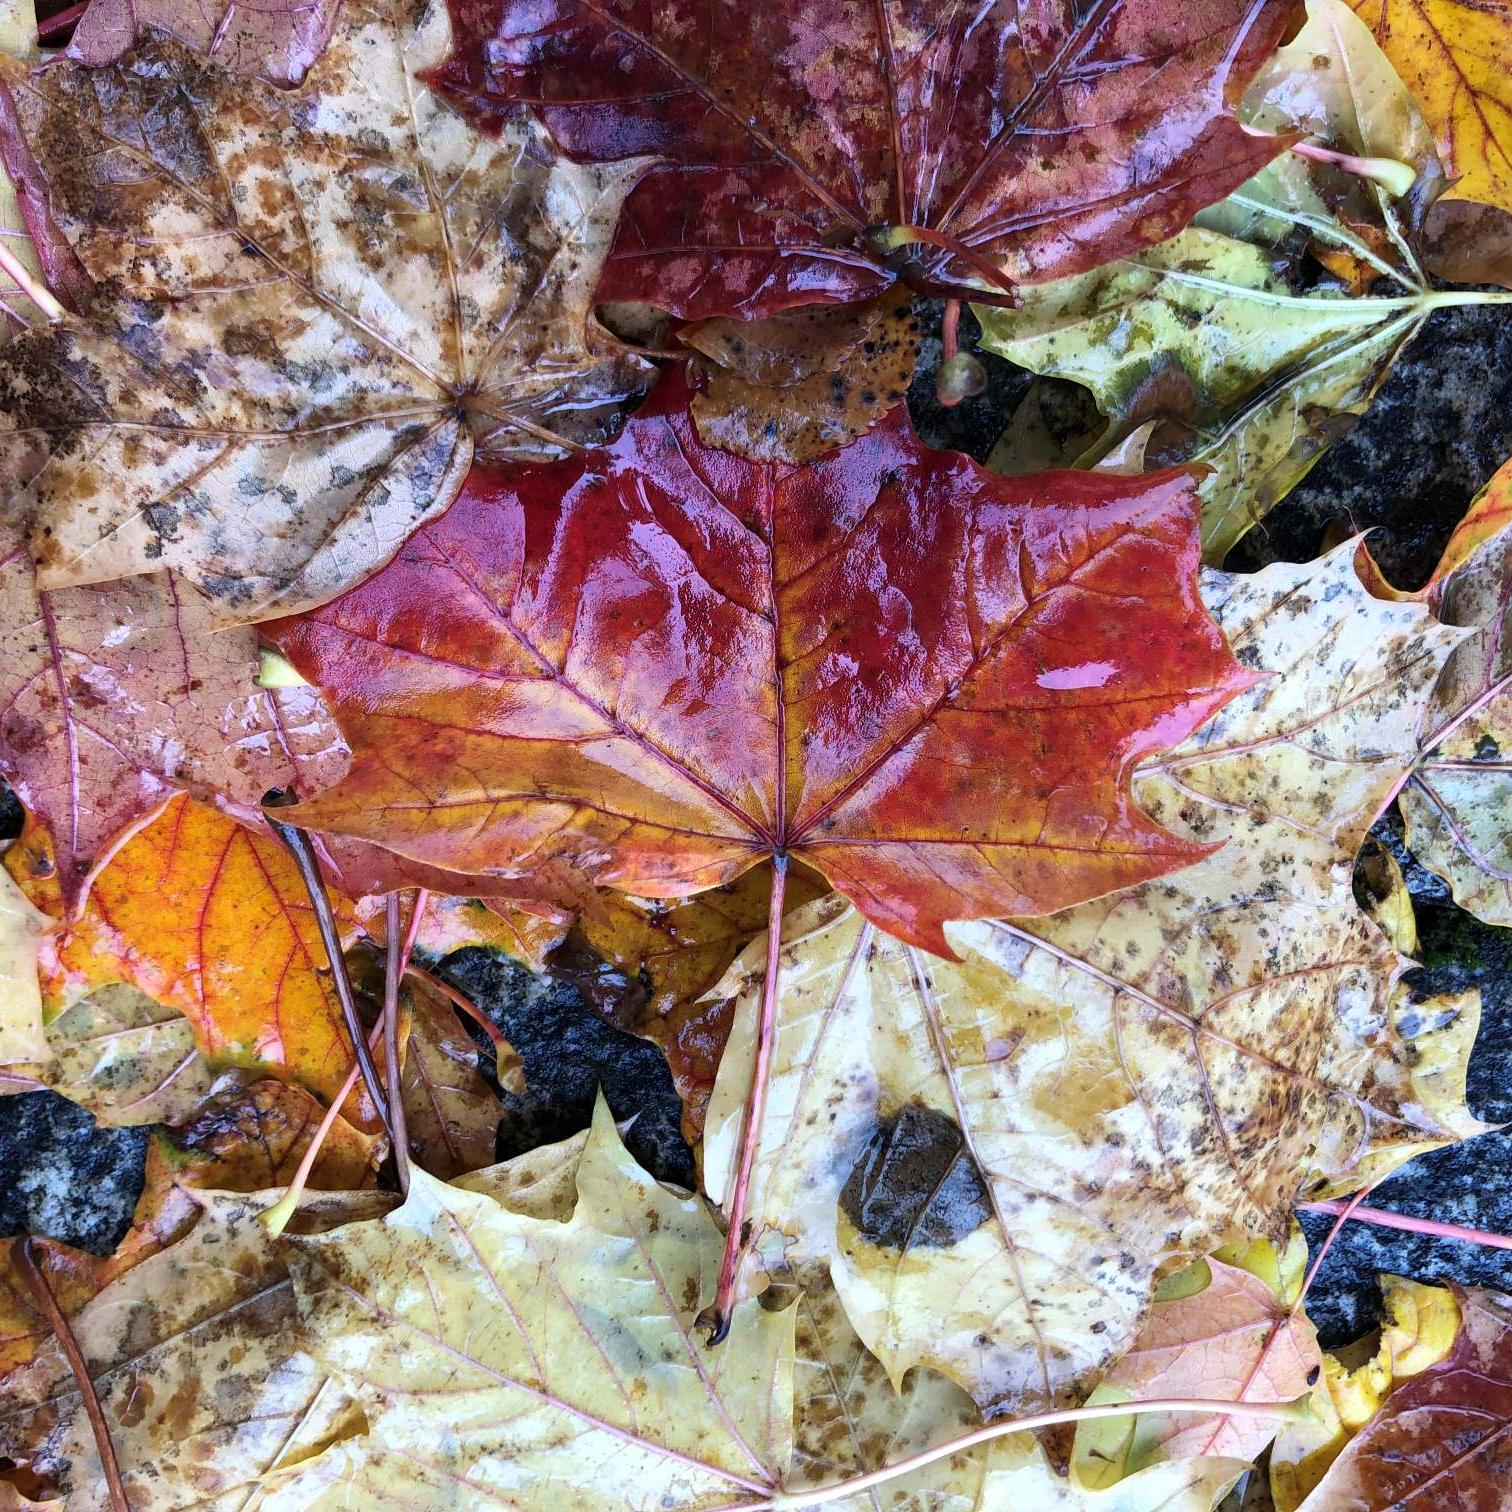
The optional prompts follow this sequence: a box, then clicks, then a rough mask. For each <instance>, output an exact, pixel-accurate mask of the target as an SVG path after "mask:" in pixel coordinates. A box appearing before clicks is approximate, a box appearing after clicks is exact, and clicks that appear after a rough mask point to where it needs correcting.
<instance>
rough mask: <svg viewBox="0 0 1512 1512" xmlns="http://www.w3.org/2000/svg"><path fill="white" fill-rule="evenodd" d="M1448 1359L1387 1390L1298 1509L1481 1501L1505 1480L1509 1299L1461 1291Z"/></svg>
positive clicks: (1416, 1508)
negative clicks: (1455, 1332) (1381, 1403)
mask: <svg viewBox="0 0 1512 1512" xmlns="http://www.w3.org/2000/svg"><path fill="white" fill-rule="evenodd" d="M1459 1304H1460V1312H1461V1323H1460V1332H1459V1337H1458V1340H1457V1341H1456V1344H1455V1347H1454V1351H1453V1353H1451V1354H1450V1355H1449V1357H1448V1358H1447V1359H1445V1360H1443V1361H1442V1362H1441V1363H1439V1364H1437V1365H1432V1366H1430V1367H1429V1368H1428V1369H1426V1370H1423V1371H1421V1372H1419V1373H1418V1374H1416V1375H1414V1376H1413V1377H1412V1378H1411V1379H1410V1380H1408V1381H1406V1382H1405V1383H1404V1384H1402V1385H1401V1386H1399V1387H1397V1389H1396V1390H1395V1391H1393V1392H1392V1393H1391V1395H1390V1396H1389V1397H1387V1399H1386V1402H1385V1405H1384V1406H1383V1407H1382V1408H1381V1410H1380V1412H1379V1413H1378V1414H1377V1415H1376V1417H1375V1418H1374V1419H1373V1420H1372V1421H1371V1422H1370V1423H1369V1424H1368V1425H1367V1426H1366V1427H1365V1428H1363V1429H1361V1431H1360V1432H1359V1433H1358V1434H1356V1435H1355V1437H1354V1438H1352V1439H1351V1440H1350V1442H1349V1443H1348V1445H1347V1446H1346V1447H1345V1448H1344V1450H1343V1452H1342V1453H1341V1454H1340V1455H1339V1457H1338V1459H1337V1460H1335V1461H1334V1463H1333V1465H1332V1467H1331V1468H1330V1469H1329V1471H1328V1473H1327V1474H1326V1475H1324V1477H1323V1478H1322V1480H1321V1481H1319V1482H1318V1484H1317V1486H1316V1488H1315V1489H1314V1490H1313V1491H1312V1493H1311V1495H1310V1496H1309V1497H1308V1498H1307V1500H1306V1501H1305V1502H1303V1504H1302V1507H1303V1509H1304V1512H1330V1509H1332V1508H1335V1507H1346V1506H1347V1507H1352V1508H1359V1509H1360V1512H1387V1509H1388V1508H1389V1509H1398V1508H1400V1509H1402V1512H1428V1509H1429V1508H1436V1507H1447V1506H1459V1507H1467V1508H1481V1507H1484V1508H1487V1509H1488V1512H1489V1509H1491V1508H1494V1507H1496V1506H1498V1505H1499V1504H1500V1503H1501V1502H1503V1501H1504V1500H1505V1498H1506V1490H1507V1486H1508V1484H1509V1483H1512V1303H1509V1301H1508V1299H1507V1298H1506V1297H1502V1296H1498V1295H1496V1294H1495V1293H1493V1292H1487V1291H1479V1290H1473V1289H1472V1290H1466V1291H1463V1292H1460V1293H1459Z"/></svg>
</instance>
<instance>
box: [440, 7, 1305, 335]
mask: <svg viewBox="0 0 1512 1512" xmlns="http://www.w3.org/2000/svg"><path fill="white" fill-rule="evenodd" d="M1293 14H1294V7H1293V6H1291V5H1290V4H1285V3H1271V0H1262V3H1260V4H1258V5H1250V4H1247V3H1238V0H1201V3H1199V4H1195V5H1182V6H1178V5H1171V4H1162V3H1159V0H1112V3H1108V4H1098V5H1093V4H1085V3H1078V4H1076V5H1074V6H1070V7H1064V8H1061V9H1056V8H1054V7H1051V6H1045V5H1041V6H1035V7H1033V8H1031V9H1029V10H1024V9H1023V8H1021V7H1014V6H1011V5H1009V4H1007V3H1001V0H994V3H993V4H991V5H989V6H986V7H983V8H979V9H977V10H972V11H955V10H951V11H946V12H942V13H940V14H938V15H928V16H926V15H925V14H923V13H919V14H917V15H915V14H914V13H913V12H912V11H910V10H908V9H907V8H906V7H899V6H890V5H889V6H878V7H876V8H875V9H871V8H868V7H865V6H855V7H851V8H848V9H843V10H839V11H837V10H835V9H834V8H833V7H832V6H829V5H827V4H824V3H822V0H799V3H796V4H788V5H783V6H781V7H775V8H768V9H765V10H763V9H757V8H751V7H740V6H729V7H722V8H721V9H720V10H719V12H718V13H717V14H712V13H706V12H705V11H704V10H703V9H701V8H700V7H698V6H697V5H694V4H693V3H691V0H677V3H675V4H661V5H655V6H651V5H644V4H631V3H628V0H615V3H609V4H601V3H598V0H553V3H551V4H548V5H546V6H540V5H534V4H526V3H522V0H495V3H492V4H489V5H479V6H472V7H468V9H467V11H466V14H465V16H463V17H462V18H461V25H460V27H459V34H458V38H457V50H456V52H455V53H454V55H453V56H452V57H451V58H450V59H448V61H447V63H446V65H445V67H444V68H442V69H440V70H438V71H437V73H436V75H435V78H436V80H437V82H438V85H439V86H440V87H442V88H445V89H448V90H450V91H451V92H452V93H453V94H454V95H455V96H456V97H457V98H458V99H459V100H462V101H463V102H466V103H471V104H472V105H473V107H474V108H475V109H476V110H478V111H480V112H482V113H490V112H493V113H496V112H497V111H498V110H499V107H500V106H504V105H509V104H513V103H515V102H522V103H526V104H529V105H530V106H531V107H532V109H533V110H534V111H535V113H536V114H537V115H538V116H539V117H540V119H541V120H543V121H544V122H545V123H546V125H547V127H548V128H549V129H550V131H551V132H552V134H553V136H554V137H555V138H556V140H557V141H558V142H559V143H561V145H562V146H563V147H564V148H565V149H566V150H567V151H568V152H570V153H572V154H573V155H574V156H575V157H578V158H580V159H583V160H586V161H604V160H613V159H619V158H625V157H628V156H630V155H631V154H633V153H651V154H655V155H657V156H658V157H660V158H661V159H662V161H661V163H659V164H658V165H657V166H656V167H654V168H652V169H651V170H650V171H649V172H647V173H646V175H645V176H644V177H643V178H642V179H641V181H640V183H639V184H638V185H637V187H636V190H635V192H634V194H633V195H632V196H631V197H630V199H629V201H628V203H627V204H626V207H625V214H624V219H623V221H622V223H621V226H620V229H619V233H618V235H617V237H616V238H615V242H614V247H613V250H612V251H611V254H610V257H609V261H608V263H607V265H606V267H605V272H604V278H603V281H602V283H601V286H600V297H601V298H603V299H606V300H616V299H622V300H645V301H647V302H649V303H651V304H654V305H658V306H660V307H662V308H664V309H667V310H670V311H672V312H674V313H675V314H677V315H680V316H684V317H686V318H689V319H701V318H704V317H707V316H716V315H736V316H740V317H742V318H746V319H750V318H755V317H757V316H762V315H771V314H775V313H776V312H778V311H780V310H783V309H787V308H791V307H793V306H796V305H802V304H813V303H828V302H844V301H849V300H855V299H862V298H867V297H869V296H870V295H872V294H875V293H878V292H880V291H881V290H882V289H884V288H886V287H887V286H888V285H889V284H891V283H892V282H893V280H894V278H895V277H897V275H898V272H899V267H900V261H903V259H907V261H906V262H903V266H904V267H905V268H906V269H907V271H908V276H909V278H910V280H911V281H912V282H914V283H915V284H916V285H918V286H923V287H927V288H930V289H932V290H935V291H939V290H944V291H946V292H956V293H959V292H961V284H962V281H963V280H966V279H971V278H972V277H973V274H974V269H975V268H977V267H978V265H979V263H980V260H981V259H982V258H986V259H987V260H989V262H997V263H1002V264H1003V265H1004V266H1005V267H1006V268H1007V270H1008V271H1009V273H1010V274H1011V275H1012V276H1013V277H1014V278H1018V279H1037V278H1050V277H1054V276H1057V275H1059V274H1066V273H1071V272H1077V271H1080V270H1081V269H1084V268H1088V267H1092V266H1095V265H1096V264H1097V263H1099V262H1106V261H1108V260H1109V259H1111V258H1115V257H1120V256H1124V255H1127V254H1128V253H1130V252H1132V251H1135V250H1137V249H1138V248H1140V247H1143V246H1147V245H1148V244H1149V243H1150V242H1152V241H1157V240H1159V239H1160V238H1161V237H1162V236H1168V235H1170V234H1171V233H1172V232H1173V231H1175V230H1178V229H1179V228H1180V227H1181V226H1182V225H1184V224H1185V223H1186V221H1187V220H1189V219H1190V218H1191V216H1192V214H1193V212H1194V211H1196V210H1197V209H1199V208H1201V206H1202V205H1204V204H1209V203H1211V202H1212V201H1213V200H1216V199H1220V198H1222V196H1223V195H1224V194H1225V193H1226V192H1227V191H1228V190H1229V189H1231V188H1233V187H1234V186H1235V185H1236V184H1238V183H1239V182H1240V181H1241V180H1242V179H1244V178H1247V177H1248V176H1249V175H1250V174H1251V173H1253V172H1254V170H1255V169H1256V168H1258V167H1259V166H1260V165H1261V164H1262V163H1263V162H1265V161H1266V160H1267V159H1268V158H1270V157H1271V156H1272V155H1273V154H1274V152H1275V150H1276V144H1275V143H1272V142H1269V141H1264V140H1258V139H1256V138H1253V137H1247V136H1246V135H1245V134H1244V132H1243V131H1242V130H1241V129H1240V127H1239V124H1238V122H1237V121H1236V120H1235V119H1234V117H1233V114H1232V112H1231V110H1230V109H1229V105H1228V97H1229V95H1230V93H1231V92H1232V95H1233V96H1234V97H1237V95H1238V93H1239V92H1240V90H1241V88H1242V86H1243V83H1244V81H1245V80H1246V79H1248V77H1249V75H1250V74H1251V73H1253V71H1254V70H1255V68H1256V67H1258V65H1259V63H1260V61H1261V60H1262V59H1263V58H1264V57H1265V55H1266V53H1267V52H1269V51H1270V49H1271V48H1272V47H1274V46H1275V44H1276V43H1277V42H1279V41H1280V39H1281V37H1282V35H1283V33H1284V32H1285V30H1286V28H1287V26H1288V25H1289V23H1290V21H1291V19H1292V16H1293ZM1049 139H1053V140H1054V142H1055V151H1054V153H1053V154H1046V152H1045V151H1044V143H1045V142H1046V141H1047V140H1049ZM888 233H892V234H891V235H890V236H889V234H888ZM921 233H922V235H921ZM937 238H943V239H944V245H945V246H948V247H951V248H954V249H956V250H957V251H963V250H964V251H967V253H968V255H970V254H972V253H974V254H975V256H974V257H973V258H972V261H971V262H970V263H968V262H966V261H965V259H964V258H956V259H955V260H954V261H952V256H951V255H950V254H947V253H944V252H942V251H939V250H937V249H936V247H935V246H933V245H928V244H926V245H919V243H920V242H924V241H925V240H926V239H929V241H931V242H932V241H933V240H935V239H937ZM893 248H897V249H900V251H898V252H891V251H890V250H889V249H893ZM920 254H922V255H920Z"/></svg>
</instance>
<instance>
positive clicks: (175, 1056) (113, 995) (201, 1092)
mask: <svg viewBox="0 0 1512 1512" xmlns="http://www.w3.org/2000/svg"><path fill="white" fill-rule="evenodd" d="M9 880H10V879H9V877H7V878H6V881H7V882H9ZM0 885H3V884H0ZM46 1049H47V1054H46V1057H45V1058H43V1059H40V1060H37V1061H34V1062H32V1063H31V1064H29V1065H11V1066H7V1067H6V1068H5V1071H4V1072H3V1073H0V1090H3V1091H6V1092H14V1091H22V1090H27V1089H28V1088H35V1087H49V1088H51V1089H52V1090H53V1091H54V1092H57V1093H59V1094H60V1095H61V1096H63V1097H66V1098H68V1099H69V1100H70V1101H72V1102H76V1103H79V1104H80V1105H81V1106H82V1107H86V1108H88V1109H89V1111H90V1112H91V1113H93V1114H94V1116H95V1117H96V1118H97V1119H99V1120H100V1122H101V1123H107V1124H126V1125H135V1124H152V1123H169V1124H171V1123H178V1122H179V1121H180V1120H182V1119H185V1118H188V1117H189V1116H190V1115H191V1114H192V1113H193V1112H194V1111H195V1109H196V1108H197V1107H198V1106H199V1105H200V1103H201V1102H203V1101H204V1099H205V1098H206V1097H208V1096H209V1095H210V1092H211V1090H212V1088H214V1087H215V1086H216V1084H217V1083H218V1082H221V1081H222V1080H223V1079H224V1080H233V1081H234V1079H235V1073H234V1072H228V1071H218V1070H217V1069H216V1068H214V1067H212V1066H211V1064H210V1063H209V1061H208V1060H207V1059H206V1058H205V1056H204V1055H203V1054H202V1053H201V1052H200V1050H199V1048H198V1046H197V1045H196V1044H195V1043H194V1030H193V1028H192V1026H191V1025H190V1023H189V1020H188V1019H186V1018H185V1017H184V1015H183V1014H182V1013H180V1012H179V1011H178V1009H177V1008H165V1007H163V1006H162V1005H161V1004H160V1003H155V1002H153V1001H152V999H151V998H150V997H148V996H147V995H146V994H145V993H143V992H140V991H138V990H137V989H136V988H135V987H131V986H128V985H126V984H124V983H118V984H116V985H114V986H106V987H101V988H99V989H98V990H96V991H95V992H92V993H90V995H89V996H88V997H86V998H84V999H82V1000H81V1001H79V1002H77V1003H74V1004H73V1005H72V1006H71V1007H69V1008H67V1009H65V1010H64V1011H63V1012H62V1013H60V1014H59V1015H58V1016H57V1017H56V1018H55V1019H54V1020H53V1021H52V1023H51V1024H50V1025H49V1026H48V1030H47V1041H46Z"/></svg>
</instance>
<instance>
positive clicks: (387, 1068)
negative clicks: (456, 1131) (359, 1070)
mask: <svg viewBox="0 0 1512 1512" xmlns="http://www.w3.org/2000/svg"><path fill="white" fill-rule="evenodd" d="M419 914H420V908H419V906H418V905H417V906H416V908H415V917H416V918H417V919H418V917H419ZM411 922H413V921H411ZM383 935H384V948H385V951H386V956H385V960H384V972H383V1069H384V1072H385V1074H386V1076H387V1078H388V1106H389V1125H390V1127H391V1128H392V1130H393V1139H394V1144H393V1149H394V1171H395V1174H396V1175H397V1176H398V1178H399V1195H400V1196H401V1197H408V1196H409V1189H410V1159H409V1130H408V1128H407V1127H406V1126H405V1119H404V1085H403V1079H402V1077H401V1075H400V1070H399V982H400V979H401V978H402V977H403V976H404V957H405V955H406V953H407V952H406V949H405V942H404V941H403V940H402V939H400V937H399V894H398V893H397V892H391V893H389V894H388V895H387V896H386V897H385V898H384V900H383Z"/></svg>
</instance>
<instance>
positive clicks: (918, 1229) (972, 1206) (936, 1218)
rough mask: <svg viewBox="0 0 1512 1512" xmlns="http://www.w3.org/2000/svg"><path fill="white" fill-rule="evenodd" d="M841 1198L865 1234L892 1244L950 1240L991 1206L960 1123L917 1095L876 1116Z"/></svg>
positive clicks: (984, 1216) (958, 1238) (956, 1240)
mask: <svg viewBox="0 0 1512 1512" xmlns="http://www.w3.org/2000/svg"><path fill="white" fill-rule="evenodd" d="M840 1206H841V1207H842V1208H843V1209H844V1210H845V1213H846V1216H847V1217H849V1219H850V1220H851V1222H852V1223H854V1224H855V1225H856V1228H857V1229H858V1230H859V1231H860V1233H861V1234H862V1236H863V1237H864V1238H866V1239H868V1240H870V1242H871V1243H873V1244H877V1245H889V1246H891V1247H892V1248H893V1249H908V1248H910V1247H911V1246H914V1245H931V1246H936V1247H941V1248H943V1247H944V1246H946V1245H951V1244H957V1243H959V1242H960V1241H961V1240H962V1239H964V1238H965V1237H966V1236H967V1235H968V1234H970V1233H972V1232H974V1231H975V1230H976V1229H978V1228H980V1227H981V1226H982V1224H983V1223H985V1222H986V1221H987V1219H988V1217H989V1216H990V1215H991V1212H992V1204H991V1201H990V1199H989V1197H988V1195H987V1186H986V1183H985V1182H984V1181H983V1180H982V1173H981V1172H980V1171H979V1170H978V1169H977V1164H976V1162H975V1161H974V1160H973V1159H972V1158H971V1156H970V1155H969V1154H968V1153H967V1150H966V1141H965V1139H964V1138H963V1137H962V1135H961V1129H960V1125H959V1124H957V1123H956V1122H955V1120H954V1119H952V1118H950V1117H949V1116H948V1115H947V1114H944V1113H941V1112H939V1111H938V1110H937V1109H935V1108H926V1107H924V1106H923V1105H922V1104H921V1103H909V1104H908V1105H907V1106H906V1107H905V1108H904V1109H903V1110H902V1111H901V1112H900V1113H899V1114H898V1115H897V1116H896V1117H895V1118H892V1119H888V1120H886V1121H884V1122H882V1123H879V1124H878V1126H877V1129H876V1132H875V1133H874V1134H873V1135H872V1137H871V1140H870V1141H869V1142H868V1144H867V1146H866V1148H865V1149H864V1150H863V1151H862V1152H861V1156H860V1158H859V1159H858V1160H857V1161H856V1164H855V1166H854V1167H853V1168H852V1170H851V1173H850V1176H849V1178H848V1179H847V1180H846V1183H845V1187H844V1189H843V1190H842V1191H841V1193H840Z"/></svg>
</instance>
